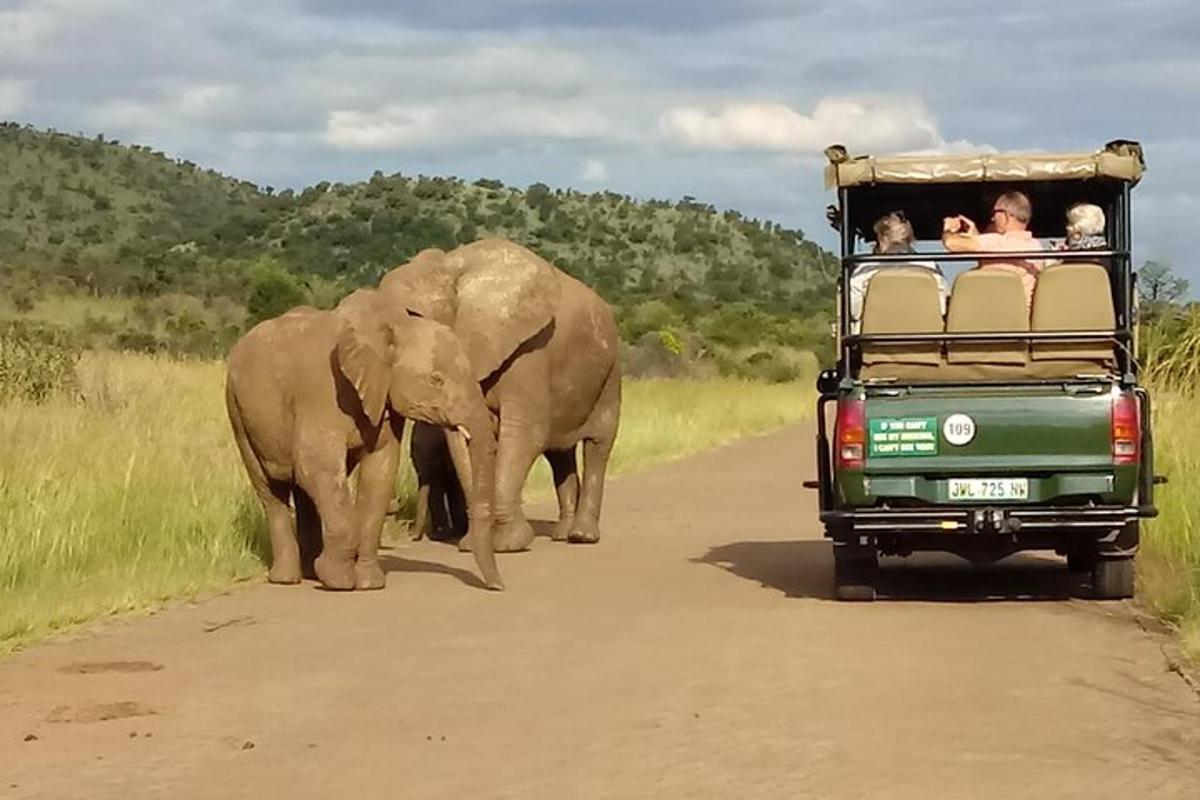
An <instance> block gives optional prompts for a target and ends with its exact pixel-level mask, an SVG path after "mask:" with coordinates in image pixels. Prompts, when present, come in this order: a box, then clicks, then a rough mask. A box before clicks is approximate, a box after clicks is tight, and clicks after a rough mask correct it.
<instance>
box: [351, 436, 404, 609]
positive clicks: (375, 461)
mask: <svg viewBox="0 0 1200 800" xmlns="http://www.w3.org/2000/svg"><path fill="white" fill-rule="evenodd" d="M380 438H381V440H383V441H381V442H380V443H379V445H378V446H377V447H376V449H375V450H374V451H372V452H370V453H367V454H366V455H364V456H363V458H362V460H361V461H360V462H359V464H358V498H357V503H356V506H357V511H358V514H357V518H358V519H357V521H358V534H359V541H358V560H357V561H356V562H355V564H354V572H355V588H356V589H382V588H383V586H384V584H385V582H386V577H385V576H384V574H383V570H382V569H381V568H380V566H379V537H380V535H381V534H382V533H383V518H384V516H386V514H387V506H388V499H389V498H390V497H391V496H392V493H393V492H394V491H395V485H396V469H397V468H398V467H399V466H400V444H399V442H397V441H396V440H395V439H394V438H392V435H391V432H390V431H387V430H386V429H385V431H384V432H383V433H381V434H380Z"/></svg>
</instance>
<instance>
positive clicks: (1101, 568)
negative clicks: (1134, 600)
mask: <svg viewBox="0 0 1200 800" xmlns="http://www.w3.org/2000/svg"><path fill="white" fill-rule="evenodd" d="M1092 595H1093V596H1094V597H1095V598H1096V599H1097V600H1123V599H1125V598H1127V597H1133V559H1132V558H1102V559H1100V560H1099V561H1097V562H1096V563H1095V564H1094V565H1093V566H1092Z"/></svg>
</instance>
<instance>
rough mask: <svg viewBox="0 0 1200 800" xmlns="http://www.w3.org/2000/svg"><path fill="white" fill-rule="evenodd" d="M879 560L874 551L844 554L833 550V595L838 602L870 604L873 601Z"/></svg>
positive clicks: (839, 549) (841, 551) (838, 548)
mask: <svg viewBox="0 0 1200 800" xmlns="http://www.w3.org/2000/svg"><path fill="white" fill-rule="evenodd" d="M878 577H879V559H878V556H877V555H876V554H875V552H874V551H871V552H869V553H864V552H862V551H860V550H856V551H854V552H846V551H845V549H844V548H842V547H837V546H835V547H834V548H833V594H834V597H836V598H837V599H838V600H850V601H856V602H870V601H872V600H874V599H875V581H876V579H877V578H878Z"/></svg>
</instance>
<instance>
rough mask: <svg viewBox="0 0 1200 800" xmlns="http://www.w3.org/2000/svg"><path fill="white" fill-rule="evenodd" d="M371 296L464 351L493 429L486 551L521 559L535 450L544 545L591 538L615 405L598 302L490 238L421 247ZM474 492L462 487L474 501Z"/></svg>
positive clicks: (607, 313)
mask: <svg viewBox="0 0 1200 800" xmlns="http://www.w3.org/2000/svg"><path fill="white" fill-rule="evenodd" d="M379 290H380V292H382V293H383V294H384V295H385V296H386V297H387V298H388V299H389V301H390V302H394V303H396V304H398V305H400V306H401V307H403V308H404V309H405V310H407V311H409V312H411V313H413V314H417V315H419V316H421V317H423V318H426V319H432V320H436V321H438V322H441V323H443V324H445V325H447V326H449V327H450V328H451V329H452V330H453V331H454V333H455V334H456V335H457V336H458V338H459V340H460V341H461V342H462V344H463V347H464V349H465V351H466V353H467V357H468V358H469V360H470V363H471V368H472V371H473V377H474V378H475V379H476V380H477V381H478V382H479V386H480V389H481V390H482V392H483V395H484V401H485V403H486V405H487V408H488V410H489V411H490V412H491V414H492V416H493V418H494V421H495V424H496V429H497V434H496V435H497V440H496V443H497V451H496V461H495V467H494V472H495V475H494V480H493V482H492V491H493V496H492V500H493V504H492V515H493V517H492V521H493V526H492V531H493V535H494V543H493V544H494V549H495V551H497V552H513V551H519V550H524V549H526V548H528V547H529V544H530V542H532V540H533V536H534V532H533V528H532V526H531V525H530V524H529V521H528V520H526V519H525V516H524V514H523V513H522V510H521V489H522V487H523V485H524V483H525V478H526V476H527V475H528V473H529V469H530V467H531V466H532V464H533V461H534V459H535V458H537V456H538V455H539V454H543V453H544V454H546V457H547V458H548V459H549V461H550V464H551V468H552V470H553V473H554V482H555V487H556V490H557V494H558V501H559V520H558V523H557V524H556V526H555V529H554V534H553V537H554V538H555V539H556V540H566V541H571V542H596V541H599V539H600V507H601V503H602V501H603V495H604V477H605V472H606V470H607V466H608V460H609V456H610V454H611V452H612V447H613V443H614V441H615V439H616V434H617V426H618V422H619V418H620V406H621V373H620V364H619V360H618V337H617V328H616V323H615V321H614V319H613V315H612V311H611V309H610V308H609V307H608V305H607V304H606V303H605V302H604V301H603V300H602V299H601V298H600V296H599V295H597V294H596V293H595V292H593V291H592V290H591V289H590V288H588V287H587V286H586V285H584V284H583V283H581V282H580V281H578V280H576V279H575V278H573V277H571V276H569V275H567V274H566V273H564V272H562V271H561V270H558V269H557V268H555V267H553V266H552V265H551V264H549V263H548V262H546V261H545V260H543V259H542V258H541V257H539V256H538V255H537V254H535V253H533V252H531V251H530V250H527V249H526V248H524V247H521V246H520V245H517V244H515V243H513V242H509V241H507V240H504V239H498V238H489V239H482V240H479V241H476V242H473V243H471V244H467V245H463V246H461V247H458V248H455V249H454V250H451V251H449V252H446V251H443V250H438V249H429V250H424V251H422V252H420V253H418V254H417V255H416V256H415V257H414V258H413V259H412V260H410V261H409V262H408V263H406V264H403V265H401V266H399V267H396V268H395V269H393V270H391V271H390V272H388V273H387V274H386V275H385V276H384V277H383V279H382V280H381V281H380V284H379ZM580 442H582V443H583V462H584V463H583V466H584V471H583V480H582V485H581V481H580V479H579V475H578V472H577V469H576V460H575V447H576V445H577V444H578V443H580ZM477 486H478V482H477V481H474V482H472V485H471V487H470V488H469V489H468V490H467V494H468V498H469V500H470V502H471V503H472V504H473V503H474V498H473V496H472V495H473V492H474V491H475V488H476V487H477ZM480 530H482V528H474V529H473V530H472V532H471V534H469V535H468V536H466V537H464V538H463V544H464V547H474V548H475V549H478V545H479V544H480V541H479V538H478V536H476V535H475V532H477V531H480Z"/></svg>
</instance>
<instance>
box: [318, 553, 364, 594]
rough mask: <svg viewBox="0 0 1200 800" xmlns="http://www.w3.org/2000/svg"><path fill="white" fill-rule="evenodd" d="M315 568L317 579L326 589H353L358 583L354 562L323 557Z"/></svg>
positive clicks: (319, 558)
mask: <svg viewBox="0 0 1200 800" xmlns="http://www.w3.org/2000/svg"><path fill="white" fill-rule="evenodd" d="M313 566H314V567H315V568H316V571H317V579H318V580H320V581H321V584H322V585H323V586H324V587H325V588H326V589H338V590H346V589H353V588H354V586H355V584H356V583H357V582H358V576H356V575H355V574H354V562H353V561H350V560H349V559H346V560H334V559H332V558H330V557H329V556H326V555H321V556H320V557H318V558H317V560H316V563H315V564H314V565H313Z"/></svg>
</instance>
